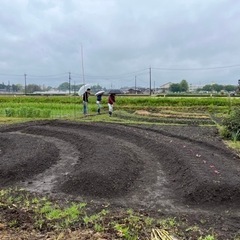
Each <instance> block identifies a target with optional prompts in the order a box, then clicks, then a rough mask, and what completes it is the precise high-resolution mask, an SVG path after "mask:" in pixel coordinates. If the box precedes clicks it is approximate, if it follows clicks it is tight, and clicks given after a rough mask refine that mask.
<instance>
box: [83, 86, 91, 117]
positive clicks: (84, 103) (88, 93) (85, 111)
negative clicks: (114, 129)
mask: <svg viewBox="0 0 240 240" xmlns="http://www.w3.org/2000/svg"><path fill="white" fill-rule="evenodd" d="M90 90H91V89H90V88H87V90H86V91H85V92H84V94H83V96H82V99H83V114H84V115H87V113H88V96H89V95H90Z"/></svg>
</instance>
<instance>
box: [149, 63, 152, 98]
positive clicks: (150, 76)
mask: <svg viewBox="0 0 240 240" xmlns="http://www.w3.org/2000/svg"><path fill="white" fill-rule="evenodd" d="M151 85H152V70H151V67H150V68H149V95H150V96H151V94H152V86H151Z"/></svg>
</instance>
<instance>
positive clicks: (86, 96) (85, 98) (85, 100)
mask: <svg viewBox="0 0 240 240" xmlns="http://www.w3.org/2000/svg"><path fill="white" fill-rule="evenodd" d="M88 95H89V93H88V92H85V93H84V94H83V101H84V102H88Z"/></svg>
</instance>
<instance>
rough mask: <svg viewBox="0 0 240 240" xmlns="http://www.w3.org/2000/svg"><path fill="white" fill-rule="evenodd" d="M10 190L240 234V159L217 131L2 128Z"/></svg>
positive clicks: (45, 125) (48, 124) (0, 150)
mask: <svg viewBox="0 0 240 240" xmlns="http://www.w3.org/2000/svg"><path fill="white" fill-rule="evenodd" d="M10 186H21V187H25V188H26V189H27V190H29V191H33V192H39V193H41V194H47V195H50V196H53V197H55V198H58V199H61V198H64V199H65V198H69V199H71V200H78V201H93V202H94V203H95V204H96V206H101V205H103V204H110V205H111V207H112V208H116V209H118V208H133V209H137V210H143V211H149V212H151V213H152V214H153V215H157V214H158V213H159V212H165V213H169V214H172V215H178V216H179V215H188V216H189V218H190V219H193V221H195V222H196V220H197V219H208V220H209V221H208V223H209V224H211V226H208V227H213V228H214V229H217V230H218V231H219V232H220V233H221V232H222V235H223V236H225V239H227V238H226V236H230V235H231V236H232V235H235V234H238V233H239V234H240V232H239V229H240V208H239V206H240V159H239V157H238V156H237V155H236V154H234V153H233V151H230V150H229V149H227V147H226V146H225V145H224V144H223V142H222V140H221V139H220V138H219V136H218V134H217V130H216V128H214V127H198V126H156V125H155V126H154V125H153V126H150V125H149V126H140V125H138V126H126V125H119V124H106V123H75V122H68V121H36V122H29V123H23V124H15V125H11V126H2V127H1V128H0V188H2V187H10ZM223 239H224V238H223ZM229 239H231V238H229Z"/></svg>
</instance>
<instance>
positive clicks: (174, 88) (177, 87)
mask: <svg viewBox="0 0 240 240" xmlns="http://www.w3.org/2000/svg"><path fill="white" fill-rule="evenodd" d="M169 91H170V92H181V88H180V84H179V83H172V84H171V85H170V87H169Z"/></svg>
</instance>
